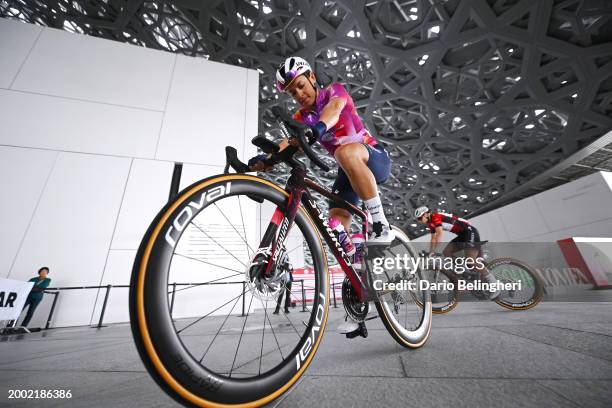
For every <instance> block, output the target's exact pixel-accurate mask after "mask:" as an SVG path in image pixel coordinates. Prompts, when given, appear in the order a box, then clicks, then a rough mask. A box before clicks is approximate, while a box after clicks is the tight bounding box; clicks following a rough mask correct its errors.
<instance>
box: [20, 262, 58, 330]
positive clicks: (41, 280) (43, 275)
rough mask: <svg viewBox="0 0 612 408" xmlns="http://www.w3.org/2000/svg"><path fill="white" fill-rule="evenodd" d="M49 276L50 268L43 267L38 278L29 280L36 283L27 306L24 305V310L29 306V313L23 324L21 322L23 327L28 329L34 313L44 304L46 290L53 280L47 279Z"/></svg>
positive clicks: (27, 300) (26, 303)
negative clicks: (41, 303)
mask: <svg viewBox="0 0 612 408" xmlns="http://www.w3.org/2000/svg"><path fill="white" fill-rule="evenodd" d="M47 274H49V268H47V267H46V266H43V267H42V268H40V269H39V270H38V277H34V278H32V279H30V280H29V282H34V286H32V290H31V291H30V294H29V295H28V298H27V299H26V302H25V305H23V309H24V310H25V308H26V307H28V306H29V308H28V312H27V313H26V316H25V318H24V319H23V322H21V325H22V326H23V327H28V324H30V320H31V319H32V316H34V311H35V310H36V308H37V307H38V305H39V304H40V302H42V299H43V294H44V290H45V289H46V288H48V287H49V284H50V283H51V279H49V278H47ZM22 311H23V310H22Z"/></svg>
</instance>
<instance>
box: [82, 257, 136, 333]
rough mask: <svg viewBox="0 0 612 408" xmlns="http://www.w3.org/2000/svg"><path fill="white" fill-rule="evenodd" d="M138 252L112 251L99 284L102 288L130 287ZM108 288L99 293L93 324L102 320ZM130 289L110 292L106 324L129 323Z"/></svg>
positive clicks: (114, 289)
mask: <svg viewBox="0 0 612 408" xmlns="http://www.w3.org/2000/svg"><path fill="white" fill-rule="evenodd" d="M135 257H136V250H127V251H123V250H120V251H118V250H110V251H109V253H108V260H107V261H106V268H105V270H104V276H102V279H101V280H100V282H99V285H100V286H105V285H129V284H130V277H131V273H132V266H133V265H134V258H135ZM105 295H106V288H102V289H100V290H99V291H97V300H96V305H95V309H94V313H93V317H92V321H91V323H92V324H96V323H97V322H98V321H99V320H100V313H101V312H102V306H103V304H104V297H105ZM128 302H129V288H112V289H111V290H110V292H109V297H108V302H107V304H106V310H105V311H104V320H103V322H104V323H118V322H129V321H130V316H129V310H128V307H127V305H128Z"/></svg>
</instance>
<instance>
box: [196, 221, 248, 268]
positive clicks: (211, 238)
mask: <svg viewBox="0 0 612 408" xmlns="http://www.w3.org/2000/svg"><path fill="white" fill-rule="evenodd" d="M191 223H192V224H193V225H195V227H196V228H197V229H199V230H200V231H201V232H202V234H204V235H206V238H209V239H210V240H211V241H212V242H214V243H215V244H217V245H218V246H219V248H221V249H223V250H224V251H225V252H227V253H228V254H229V255H230V256H231V257H232V258H234V259H235V260H237V261H238V262H240V263H241V264H242V266H244V267H245V268H246V264H245V263H244V262H242V261H241V260H240V259H238V258H236V255H234V254H232V253H231V252H230V251H228V250H227V249H226V248H225V247H224V246H223V245H221V244H219V243H218V242H217V241H216V240H215V239H214V238H213V237H211V236H210V235H208V234H207V233H206V231H204V230H203V229H202V228H200V226H199V225H198V224H196V223H195V222H191Z"/></svg>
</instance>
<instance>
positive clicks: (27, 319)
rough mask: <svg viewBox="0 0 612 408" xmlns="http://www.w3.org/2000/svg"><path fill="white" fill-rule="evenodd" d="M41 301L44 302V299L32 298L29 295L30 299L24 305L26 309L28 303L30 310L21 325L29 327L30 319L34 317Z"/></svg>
mask: <svg viewBox="0 0 612 408" xmlns="http://www.w3.org/2000/svg"><path fill="white" fill-rule="evenodd" d="M40 302H42V299H32V298H30V297H28V299H27V300H26V302H25V305H23V309H24V310H25V308H26V307H28V305H29V306H30V307H29V308H28V312H27V313H26V316H25V319H23V322H21V325H22V326H23V327H28V324H30V320H31V319H32V316H34V311H35V310H36V308H37V307H38V305H39V304H40ZM22 311H23V310H22Z"/></svg>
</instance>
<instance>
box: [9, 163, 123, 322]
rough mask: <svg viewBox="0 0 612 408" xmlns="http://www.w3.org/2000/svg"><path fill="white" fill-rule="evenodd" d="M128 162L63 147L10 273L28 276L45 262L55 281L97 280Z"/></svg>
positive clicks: (58, 283)
mask: <svg viewBox="0 0 612 408" xmlns="http://www.w3.org/2000/svg"><path fill="white" fill-rule="evenodd" d="M129 164H130V160H129V159H122V158H113V157H99V156H93V155H83V154H73V153H60V155H59V157H58V159H57V162H56V164H55V167H54V168H53V172H52V173H51V176H50V178H49V181H48V182H47V187H46V188H45V191H44V193H43V195H42V197H41V200H40V204H39V206H38V209H37V210H36V213H35V214H34V218H33V219H32V224H31V226H30V230H29V231H28V234H27V236H26V238H25V240H24V242H23V245H22V248H21V250H20V251H19V254H18V256H17V260H16V262H15V266H14V268H13V270H12V271H11V274H10V277H11V278H13V279H25V278H28V279H29V278H30V277H31V275H32V273H33V272H36V271H37V270H38V268H39V267H40V266H42V265H47V266H49V267H50V268H51V272H50V276H49V277H50V278H52V279H53V282H52V285H53V286H55V287H58V286H66V285H72V286H74V285H97V284H98V282H99V281H100V277H101V275H102V270H103V268H104V263H105V261H106V255H107V253H108V250H109V246H110V242H111V238H112V233H113V228H114V226H115V222H116V219H117V215H118V211H119V205H120V203H121V199H122V195H123V191H124V187H125V183H126V179H127V175H128V170H129ZM89 313H91V309H90V311H89Z"/></svg>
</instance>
